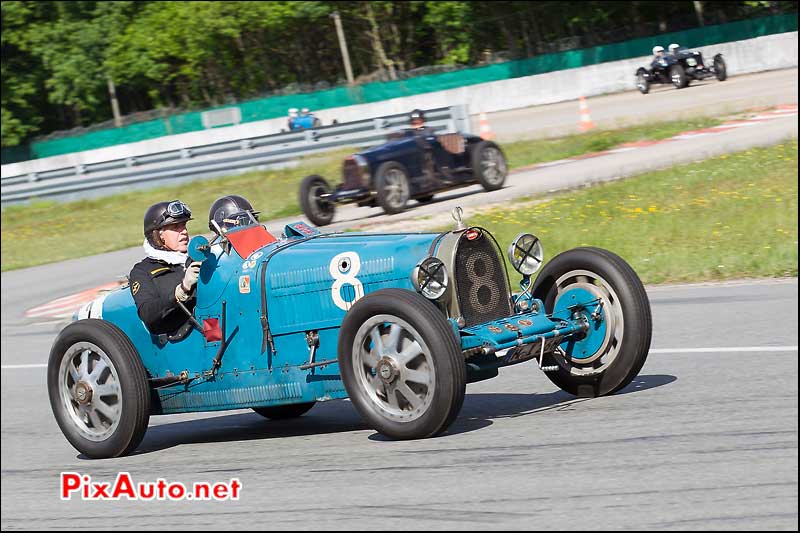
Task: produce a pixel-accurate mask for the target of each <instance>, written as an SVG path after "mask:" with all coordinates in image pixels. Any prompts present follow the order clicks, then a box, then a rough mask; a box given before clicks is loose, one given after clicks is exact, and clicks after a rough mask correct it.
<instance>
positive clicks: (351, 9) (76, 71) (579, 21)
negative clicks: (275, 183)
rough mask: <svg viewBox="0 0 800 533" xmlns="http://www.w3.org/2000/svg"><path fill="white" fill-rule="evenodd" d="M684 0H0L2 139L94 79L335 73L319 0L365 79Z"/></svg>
mask: <svg viewBox="0 0 800 533" xmlns="http://www.w3.org/2000/svg"><path fill="white" fill-rule="evenodd" d="M694 4H702V5H703V6H704V7H703V9H702V13H703V17H705V23H706V24H714V23H719V22H727V21H732V20H737V19H741V18H748V17H755V16H761V15H770V14H778V13H789V12H796V10H797V4H796V2H780V1H779V2H752V1H735V2H695V3H694ZM694 4H692V3H687V2H678V1H668V2H596V1H589V2H552V1H542V2H517V1H500V0H495V1H493V2H471V1H410V2H406V1H404V2H393V1H385V0H381V1H371V2H369V3H365V2H358V1H297V2H291V1H272V2H248V1H230V0H224V1H162V0H155V1H154V0H144V1H114V2H109V1H73V0H66V1H52V0H40V1H30V0H28V1H24V0H23V1H19V0H9V1H5V0H4V1H3V2H2V18H3V20H2V22H3V24H2V67H3V71H2V77H3V80H2V110H3V136H2V145H3V146H14V145H16V144H19V143H20V142H23V141H25V140H28V139H29V138H30V137H31V136H32V135H33V134H36V133H48V132H51V131H54V130H59V129H61V130H63V129H68V128H72V127H76V126H88V125H90V124H94V123H97V122H102V121H105V120H109V119H110V118H111V106H110V104H109V95H108V87H107V83H108V82H107V80H108V78H111V80H113V81H114V83H115V85H116V90H117V97H118V99H119V104H120V108H121V111H122V113H123V114H124V115H126V114H131V113H134V112H137V111H144V110H151V109H155V108H159V107H165V108H178V107H180V108H183V109H192V108H198V107H208V106H213V105H220V104H224V103H228V102H231V101H238V100H242V99H249V98H256V97H259V96H263V95H265V94H266V93H269V92H274V91H280V90H282V89H284V88H287V87H288V88H291V89H293V90H295V91H297V90H312V89H313V88H314V86H315V84H319V83H322V82H324V83H325V84H327V85H328V86H329V85H335V84H338V83H341V82H343V78H344V72H343V67H342V58H341V54H340V51H339V44H338V39H337V36H336V32H335V30H334V26H333V21H332V20H331V18H330V17H329V15H330V14H331V13H332V12H333V11H338V12H339V13H340V15H341V21H342V25H343V28H344V32H345V35H346V38H347V43H348V49H349V52H350V56H351V63H352V66H353V70H354V74H355V76H356V77H357V80H358V81H360V82H366V81H372V80H375V79H380V78H381V77H383V78H385V77H386V76H391V75H392V74H391V72H393V71H395V70H399V71H409V70H413V69H416V68H418V67H423V66H429V65H434V64H445V65H454V64H459V65H475V64H482V63H484V62H486V61H496V60H498V59H516V58H522V57H530V56H535V55H539V54H545V53H550V52H554V51H559V50H563V49H570V48H584V47H589V46H594V45H596V44H599V43H607V42H616V41H622V40H626V39H631V38H636V37H642V36H645V35H653V34H655V33H659V32H662V31H673V30H678V29H685V28H688V27H693V26H696V25H697V24H698V21H697V12H696V10H695V8H694V7H693V6H694ZM367 8H368V9H367ZM379 56H385V59H382V57H379ZM386 66H389V67H390V68H389V69H386V68H385V67H386ZM376 68H377V69H378V70H377V71H376V70H375V69H376Z"/></svg>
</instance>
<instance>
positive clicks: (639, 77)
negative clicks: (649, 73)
mask: <svg viewBox="0 0 800 533" xmlns="http://www.w3.org/2000/svg"><path fill="white" fill-rule="evenodd" d="M636 88H637V89H639V92H640V93H642V94H647V93H649V92H650V82H649V81H648V80H647V77H646V76H645V75H644V72H642V71H639V72H637V73H636Z"/></svg>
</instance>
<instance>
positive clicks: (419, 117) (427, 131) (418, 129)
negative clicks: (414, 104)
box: [408, 109, 434, 136]
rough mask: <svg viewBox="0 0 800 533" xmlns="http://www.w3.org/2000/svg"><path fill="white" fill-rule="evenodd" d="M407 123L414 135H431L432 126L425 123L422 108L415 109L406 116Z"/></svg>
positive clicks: (432, 132)
mask: <svg viewBox="0 0 800 533" xmlns="http://www.w3.org/2000/svg"><path fill="white" fill-rule="evenodd" d="M408 118H409V120H408V122H409V124H411V129H412V130H413V131H414V134H415V135H422V136H429V135H433V134H434V131H433V128H429V127H428V126H426V125H425V112H424V111H423V110H422V109H415V110H414V111H412V112H411V113H409V116H408Z"/></svg>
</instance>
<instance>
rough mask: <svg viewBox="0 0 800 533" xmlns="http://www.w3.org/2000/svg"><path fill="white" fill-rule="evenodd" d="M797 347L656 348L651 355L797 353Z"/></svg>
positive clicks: (651, 351)
mask: <svg viewBox="0 0 800 533" xmlns="http://www.w3.org/2000/svg"><path fill="white" fill-rule="evenodd" d="M796 351H797V346H731V347H718V348H654V349H651V350H650V353H716V352H796Z"/></svg>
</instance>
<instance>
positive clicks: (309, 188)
mask: <svg viewBox="0 0 800 533" xmlns="http://www.w3.org/2000/svg"><path fill="white" fill-rule="evenodd" d="M507 174H508V165H507V163H506V158H505V154H503V151H502V150H501V149H500V147H499V146H497V144H495V143H494V142H492V141H486V140H483V139H481V138H480V137H477V136H475V135H468V134H461V133H446V134H443V135H438V134H436V133H435V132H434V131H433V130H432V129H425V130H422V131H418V130H413V129H406V130H401V131H399V132H395V133H393V134H391V135H390V136H389V140H388V142H387V143H385V144H382V145H380V146H376V147H373V148H370V149H367V150H363V151H361V152H358V153H356V154H354V155H351V156H348V157H346V158H345V160H344V163H343V166H342V183H340V184H339V185H337V186H336V187H334V188H332V187H331V186H330V185H329V184H328V182H327V181H326V180H325V178H323V177H322V176H319V175H311V176H307V177H306V178H305V179H304V180H303V182H302V183H301V185H300V205H301V206H302V208H303V213H304V214H305V215H306V217H308V220H310V221H311V222H312V223H313V224H316V225H317V226H325V225H327V224H330V223H331V221H332V220H333V216H334V212H335V206H336V204H337V203H352V202H355V203H357V204H358V205H359V206H370V207H371V206H375V205H379V206H381V208H383V210H384V212H386V213H388V214H395V213H400V212H401V211H403V210H404V209H405V208H406V204H407V203H408V201H409V200H411V199H415V200H417V201H418V202H421V203H424V202H429V201H430V200H431V199H432V198H433V195H434V194H435V193H437V192H442V191H446V190H450V189H454V188H458V187H464V186H467V185H472V184H475V183H480V184H481V185H482V186H483V188H484V189H485V190H487V191H493V190H496V189H499V188H501V187H502V186H503V183H505V179H506V176H507Z"/></svg>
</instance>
